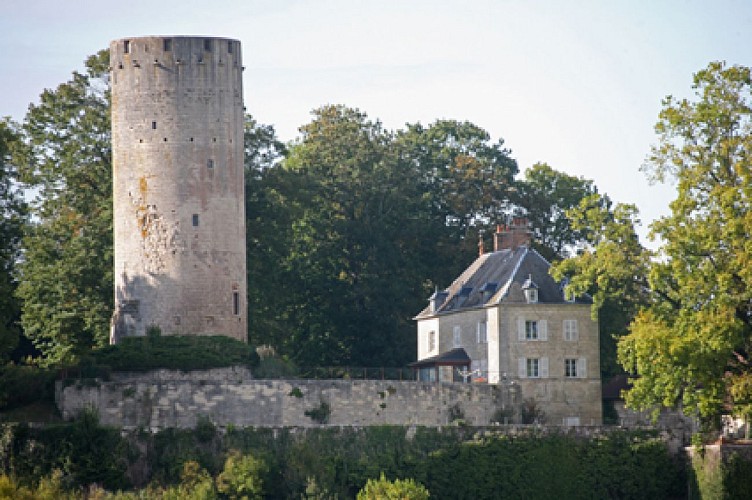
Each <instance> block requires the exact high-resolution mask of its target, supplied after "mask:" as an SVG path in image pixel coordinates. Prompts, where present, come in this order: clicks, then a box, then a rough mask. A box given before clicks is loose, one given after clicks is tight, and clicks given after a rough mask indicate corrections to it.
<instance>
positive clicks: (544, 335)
mask: <svg viewBox="0 0 752 500" xmlns="http://www.w3.org/2000/svg"><path fill="white" fill-rule="evenodd" d="M538 338H539V339H540V340H548V321H546V320H545V319H542V320H539V321H538Z"/></svg>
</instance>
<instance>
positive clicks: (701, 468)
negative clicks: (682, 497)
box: [689, 446, 752, 499]
mask: <svg viewBox="0 0 752 500" xmlns="http://www.w3.org/2000/svg"><path fill="white" fill-rule="evenodd" d="M695 450H696V451H695V454H694V456H693V457H692V460H691V463H690V464H689V465H690V467H689V473H690V477H689V485H690V492H691V493H690V495H691V498H719V499H736V498H752V461H750V460H749V459H746V460H745V459H744V458H743V457H742V456H740V455H739V454H737V453H732V454H731V455H730V456H729V457H728V458H727V459H726V460H724V461H723V462H720V457H719V456H718V453H708V452H707V451H706V450H705V449H704V448H702V447H698V446H696V447H695Z"/></svg>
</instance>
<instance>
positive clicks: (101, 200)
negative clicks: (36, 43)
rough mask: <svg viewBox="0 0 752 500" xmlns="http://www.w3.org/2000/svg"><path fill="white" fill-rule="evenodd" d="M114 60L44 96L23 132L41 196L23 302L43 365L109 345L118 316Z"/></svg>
mask: <svg viewBox="0 0 752 500" xmlns="http://www.w3.org/2000/svg"><path fill="white" fill-rule="evenodd" d="M108 64H109V52H108V51H101V52H99V53H98V54H96V55H94V56H91V57H89V58H88V59H87V61H86V72H85V73H78V72H74V73H73V78H72V79H71V80H70V81H69V82H66V83H64V84H62V85H60V86H59V87H58V88H57V89H55V90H45V91H44V92H43V93H42V95H41V97H40V102H39V103H38V104H33V105H31V106H30V107H29V111H28V113H27V115H26V118H25V120H24V122H23V124H22V128H21V134H22V141H23V147H22V148H20V151H19V152H18V154H17V155H16V156H14V162H15V163H16V164H17V165H18V168H19V171H20V173H21V176H22V179H23V181H24V182H25V183H26V185H27V186H28V187H29V188H31V189H33V190H34V191H35V192H36V193H38V194H37V198H36V200H34V202H33V203H32V215H33V220H34V224H33V225H31V226H29V227H28V229H27V231H26V233H25V234H24V237H23V248H24V260H23V263H22V265H21V266H20V285H19V287H18V296H19V297H20V298H21V299H22V301H23V305H22V316H21V322H22V325H23V328H24V333H25V335H26V336H27V337H29V338H30V339H31V340H32V342H33V343H34V345H35V346H36V347H37V348H38V349H39V350H40V351H41V352H42V353H43V356H44V357H43V360H42V362H43V363H45V364H48V365H50V364H57V363H64V362H70V361H72V360H74V359H76V358H77V356H79V355H80V354H82V353H85V352H86V351H88V350H90V349H92V348H94V347H99V346H103V345H105V344H107V342H108V335H109V320H110V315H111V311H112V302H113V298H112V203H111V191H112V183H111V178H112V177H111V150H110V116H109V101H110V98H109V88H108Z"/></svg>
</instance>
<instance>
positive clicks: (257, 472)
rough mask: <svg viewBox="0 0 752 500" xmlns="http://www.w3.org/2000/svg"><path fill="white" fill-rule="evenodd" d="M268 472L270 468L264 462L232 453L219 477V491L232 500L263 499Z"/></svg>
mask: <svg viewBox="0 0 752 500" xmlns="http://www.w3.org/2000/svg"><path fill="white" fill-rule="evenodd" d="M267 472H268V466H267V465H266V463H265V462H264V461H263V460H261V459H258V458H256V457H254V456H253V455H241V454H240V452H238V451H232V452H230V454H229V456H228V457H227V460H226V461H225V467H224V470H222V472H221V473H220V474H219V476H217V490H218V491H219V492H220V493H222V494H224V495H227V497H228V498H232V499H236V498H237V499H240V498H247V499H254V500H255V499H261V498H263V495H262V493H263V491H264V476H265V475H266V474H267Z"/></svg>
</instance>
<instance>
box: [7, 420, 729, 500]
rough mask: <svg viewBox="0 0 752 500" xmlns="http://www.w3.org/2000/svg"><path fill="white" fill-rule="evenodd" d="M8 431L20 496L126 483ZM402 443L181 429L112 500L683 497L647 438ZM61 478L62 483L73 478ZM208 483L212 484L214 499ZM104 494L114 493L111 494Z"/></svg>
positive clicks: (661, 447) (371, 431)
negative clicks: (377, 493)
mask: <svg viewBox="0 0 752 500" xmlns="http://www.w3.org/2000/svg"><path fill="white" fill-rule="evenodd" d="M11 429H12V430H11ZM57 429H59V430H60V431H63V432H59V431H58V432H57V434H55V438H56V439H57V440H58V442H59V443H68V442H69V440H70V439H71V438H72V436H74V435H75V436H76V437H80V434H78V433H77V432H80V431H76V432H72V427H71V424H66V425H64V426H58V427H57ZM4 430H5V431H6V436H9V437H4V438H3V439H2V441H0V444H1V445H2V446H0V464H2V466H3V472H4V473H5V474H13V475H14V476H15V477H16V478H31V479H32V480H31V481H30V482H28V483H27V485H31V484H34V483H36V482H37V481H38V478H40V477H45V476H47V475H49V474H50V473H51V472H52V470H53V469H54V468H55V467H57V465H58V464H60V463H62V462H65V460H74V461H77V462H78V463H93V462H92V459H96V460H99V465H98V467H99V470H101V471H107V470H113V467H120V469H119V470H120V471H121V473H122V470H123V466H124V462H123V455H122V454H121V453H120V452H117V453H110V454H109V455H107V454H97V449H95V448H94V446H90V445H88V444H84V443H81V444H80V446H79V447H78V448H76V452H77V453H78V455H76V457H75V459H74V458H72V456H71V455H69V454H68V453H69V450H68V448H66V447H65V446H63V447H61V448H59V449H58V450H57V452H58V453H59V454H60V456H59V457H57V458H55V456H54V453H52V452H53V449H52V448H50V447H48V444H47V443H51V442H52V441H50V439H52V437H53V436H52V434H50V435H48V436H44V437H43V438H42V437H40V436H41V435H42V434H44V432H45V431H42V430H38V429H34V430H32V429H28V428H21V427H13V428H9V427H6V428H5V429H4ZM9 431H10V432H9ZM95 431H96V432H95ZM88 432H89V434H88V435H89V436H97V435H99V434H101V435H110V434H108V433H109V432H110V431H108V430H103V429H99V430H96V428H94V427H90V428H89V431H88ZM405 432H406V429H405V428H403V427H369V428H364V429H352V428H336V429H332V428H325V429H308V430H307V431H306V432H305V433H301V432H300V431H299V430H297V431H296V430H293V429H252V428H247V429H228V430H227V433H226V434H225V435H221V434H220V433H219V432H218V433H217V434H216V437H215V439H212V440H211V441H209V442H201V441H199V439H198V437H197V436H196V434H195V431H192V430H187V429H168V430H165V431H162V432H160V433H157V434H156V435H149V434H141V435H140V437H138V440H139V443H140V445H139V447H145V448H146V449H148V450H149V453H148V454H147V455H142V456H141V457H140V459H141V460H144V459H145V460H148V470H151V471H152V473H153V476H152V479H153V480H156V482H152V484H151V486H149V487H148V488H147V489H146V490H141V492H140V494H139V493H135V492H134V493H132V494H131V493H127V494H123V496H119V497H116V498H144V495H145V497H147V498H215V495H217V493H223V494H225V495H239V494H241V493H240V491H241V489H244V490H243V491H244V492H245V494H246V495H248V496H249V497H250V496H252V495H256V494H259V493H263V495H265V496H266V497H268V498H299V497H301V495H304V494H306V491H308V492H309V493H310V494H311V495H312V496H313V497H316V495H319V497H321V495H323V494H324V492H326V495H329V496H328V497H327V498H332V497H339V498H354V497H355V496H356V495H357V493H358V492H359V491H360V490H362V489H363V488H364V485H366V484H367V483H368V482H369V481H371V484H374V483H376V486H377V487H380V486H384V487H386V488H387V489H388V490H389V491H395V490H397V488H398V487H406V488H408V489H411V490H415V491H425V490H426V489H427V490H429V491H431V493H432V494H433V495H434V496H436V497H437V498H473V497H475V498H500V497H503V498H523V497H524V498H552V497H560V498H575V499H576V498H624V499H629V498H635V499H637V498H639V499H642V498H674V497H681V495H682V494H683V492H684V491H685V488H686V481H685V479H684V475H683V472H682V468H681V463H679V462H677V461H675V460H673V459H672V458H671V457H670V455H669V454H668V450H667V448H666V445H665V444H664V443H663V442H661V441H659V440H657V439H655V438H654V436H653V434H651V433H636V432H623V431H619V432H612V433H609V434H607V435H601V436H596V437H593V438H591V439H585V438H578V437H574V436H568V435H559V434H554V435H535V434H532V435H518V436H515V437H510V436H504V435H501V434H500V435H489V434H488V433H486V434H485V435H484V437H482V438H480V437H477V436H476V437H473V432H472V431H469V430H468V429H465V428H461V427H452V428H444V429H428V428H422V427H419V428H416V429H414V430H413V431H411V437H410V438H409V439H407V438H406V435H405ZM112 438H113V439H115V441H113V442H111V443H102V442H100V441H97V439H96V438H95V439H94V441H95V442H96V445H97V446H102V445H104V446H105V448H102V449H108V450H124V449H126V448H128V447H127V446H126V445H125V442H124V441H122V440H121V438H120V437H119V436H117V434H116V433H115V434H112ZM100 439H101V438H100ZM131 439H133V437H131ZM27 440H30V441H27ZM30 442H33V446H30V445H28V444H27V443H30ZM32 450H33V451H32ZM223 463H224V465H223ZM61 470H63V472H64V474H65V473H66V470H70V469H64V468H62V469H61ZM211 476H215V477H216V478H217V480H216V482H215V484H216V489H214V488H213V487H212V484H211V479H210V478H211ZM382 476H383V477H389V478H395V481H394V483H393V484H392V485H391V486H389V485H386V484H380V483H381V482H380V481H379V478H381V477H382ZM85 477H86V478H93V477H96V474H93V473H92V474H90V475H88V476H85ZM742 477H743V476H742ZM220 478H222V479H220ZM458 478H462V480H458ZM87 480H90V479H87ZM413 481H414V483H413ZM416 483H420V484H422V485H425V489H421V488H420V487H419V486H418V484H416ZM86 484H88V483H87V482H85V481H79V476H75V482H74V483H72V484H67V485H66V487H67V488H70V489H74V490H75V489H76V488H78V487H80V486H82V485H86ZM100 484H102V483H100ZM105 484H106V485H107V487H108V488H113V486H112V485H113V483H112V482H108V483H105ZM411 484H414V485H415V488H414V489H413V488H412V486H410V485H411ZM0 487H2V481H0ZM392 487H394V488H393V489H392ZM387 498H388V497H387ZM419 498H425V497H419Z"/></svg>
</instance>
